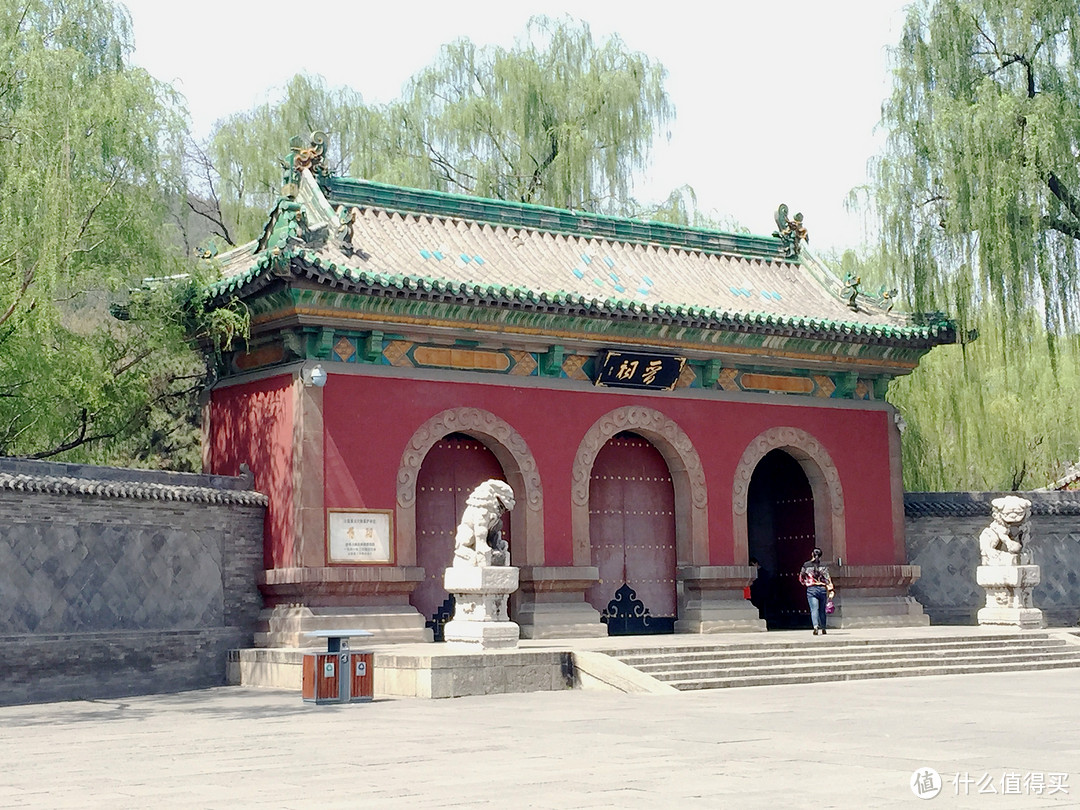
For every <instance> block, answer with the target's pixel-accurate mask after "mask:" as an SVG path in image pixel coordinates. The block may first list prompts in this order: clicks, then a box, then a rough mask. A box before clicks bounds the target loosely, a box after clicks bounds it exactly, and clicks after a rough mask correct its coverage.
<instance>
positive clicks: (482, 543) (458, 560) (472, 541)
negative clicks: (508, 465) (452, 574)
mask: <svg viewBox="0 0 1080 810" xmlns="http://www.w3.org/2000/svg"><path fill="white" fill-rule="evenodd" d="M513 508H514V490H512V489H511V488H510V485H509V484H507V483H506V482H505V481H497V480H495V479H491V480H488V481H485V482H484V483H482V484H481V485H480V486H478V487H477V488H476V489H474V490H473V491H472V494H471V495H469V498H468V500H467V501H465V511H464V513H462V515H461V523H459V524H458V527H457V535H456V536H455V537H454V565H455V566H457V567H461V566H478V567H482V566H488V565H509V564H510V549H509V547H508V546H507V544H506V541H505V540H503V538H502V516H503V514H504V513H506V512H509V511H510V510H511V509H513Z"/></svg>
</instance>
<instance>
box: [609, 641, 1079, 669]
mask: <svg viewBox="0 0 1080 810" xmlns="http://www.w3.org/2000/svg"><path fill="white" fill-rule="evenodd" d="M1056 649H1070V645H1068V644H1067V642H1065V641H1064V640H1063V639H1056V638H1047V639H1030V640H1029V639H1025V640H1023V641H1016V642H1012V643H1010V644H1007V645H1003V644H1001V643H998V642H996V641H987V640H982V641H974V640H973V641H969V642H967V643H964V644H946V643H941V644H927V645H920V646H910V647H907V648H899V649H898V648H889V647H885V646H881V647H869V646H858V647H848V646H843V645H839V644H830V643H828V642H827V641H823V642H821V643H816V642H812V641H808V642H807V643H805V644H803V645H800V646H799V647H795V648H785V649H775V648H773V647H771V646H769V645H762V646H761V647H757V648H732V647H715V648H713V649H711V650H707V651H701V652H677V651H672V650H666V651H664V652H655V653H644V654H635V655H617V656H615V657H617V658H618V659H619V660H620V661H622V662H623V663H624V664H628V665H630V666H632V667H638V668H643V667H650V666H657V665H662V664H690V663H695V662H706V661H710V662H721V661H750V660H756V659H760V660H772V659H775V658H780V657H782V658H784V659H787V660H791V659H800V658H813V659H815V660H823V658H825V657H829V656H832V657H835V658H842V657H855V656H903V657H931V656H940V655H952V654H968V653H985V654H996V653H998V652H1000V651H1002V650H1056Z"/></svg>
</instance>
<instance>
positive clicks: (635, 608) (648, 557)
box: [588, 431, 677, 635]
mask: <svg viewBox="0 0 1080 810" xmlns="http://www.w3.org/2000/svg"><path fill="white" fill-rule="evenodd" d="M589 538H590V545H591V552H592V560H591V562H592V565H594V566H596V567H597V568H598V569H599V573H600V579H599V581H598V582H597V583H596V584H595V585H593V586H592V587H591V588H590V589H589V592H588V600H589V603H590V604H591V605H592V606H593V607H595V608H596V609H597V610H599V611H600V613H601V615H602V616H604V619H605V622H606V623H607V625H608V634H609V635H630V634H641V633H673V632H674V630H675V618H676V601H677V600H676V586H675V566H676V543H675V489H674V485H673V483H672V477H671V471H670V470H669V469H668V465H667V462H666V461H665V460H664V457H663V455H661V453H660V451H659V450H657V449H656V447H654V446H653V445H652V444H651V443H650V442H649V441H648V439H646V438H644V437H642V436H640V435H638V434H637V433H632V432H628V431H623V432H619V433H617V434H615V435H614V436H613V437H612V438H611V439H609V440H608V441H607V442H606V443H605V444H604V445H603V447H601V448H600V451H599V452H598V453H597V455H596V459H595V461H594V462H593V465H592V471H591V473H590V477H589Z"/></svg>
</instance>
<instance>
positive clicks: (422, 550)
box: [410, 433, 511, 641]
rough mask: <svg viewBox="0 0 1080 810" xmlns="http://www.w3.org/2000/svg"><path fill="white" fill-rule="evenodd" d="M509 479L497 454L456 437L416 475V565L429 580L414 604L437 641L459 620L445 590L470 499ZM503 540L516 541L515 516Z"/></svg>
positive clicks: (439, 446) (506, 521)
mask: <svg viewBox="0 0 1080 810" xmlns="http://www.w3.org/2000/svg"><path fill="white" fill-rule="evenodd" d="M489 478H497V479H499V480H500V481H505V480H506V477H505V476H504V475H503V469H502V465H501V464H499V460H498V459H497V458H495V454H494V453H492V452H491V451H490V450H488V449H487V447H485V446H484V445H483V443H481V442H479V441H477V440H476V439H474V438H472V437H471V436H466V435H464V434H461V433H451V434H449V435H448V436H445V437H443V438H442V439H440V440H439V441H437V442H435V444H434V445H432V447H431V449H430V450H429V451H428V453H427V455H426V456H424V461H423V463H422V464H421V465H420V471H419V473H417V476H416V564H417V565H418V566H420V567H421V568H423V569H424V581H423V582H421V583H420V584H419V585H417V586H416V588H415V590H413V593H412V597H411V599H410V601H411V602H412V604H413V607H415V608H416V609H417V610H418V611H420V613H421V614H423V616H424V617H425V618H426V619H427V626H428V627H430V628H431V630H432V633H433V634H434V637H435V641H442V640H443V625H445V624H446V622H448V621H449V620H450V619H452V618H453V616H454V599H453V597H452V596H450V594H448V593H447V592H446V589H445V588H444V587H443V572H444V571H445V570H446V569H447V567H448V566H450V565H451V564H452V563H453V561H454V535H455V533H456V531H457V525H458V521H460V520H461V514H462V512H464V511H465V501H466V500H468V497H469V495H470V494H471V493H472V491H473V490H474V489H476V488H477V487H478V486H479V485H480V484H482V483H483V482H484V481H487V480H488V479H489ZM502 536H503V539H504V540H506V542H507V543H508V544H510V543H511V538H510V515H509V514H505V515H503V528H502Z"/></svg>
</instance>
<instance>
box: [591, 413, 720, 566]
mask: <svg viewBox="0 0 1080 810" xmlns="http://www.w3.org/2000/svg"><path fill="white" fill-rule="evenodd" d="M624 430H628V431H632V432H634V433H637V434H638V435H640V436H644V437H645V438H646V439H648V440H649V441H650V442H652V444H653V446H655V447H656V449H657V450H659V451H660V454H661V455H662V456H663V457H664V461H666V462H667V465H668V470H670V471H671V482H672V485H673V486H674V489H675V549H676V554H677V555H678V563H679V565H706V564H707V562H708V557H709V522H708V500H709V498H708V492H707V491H706V488H705V469H704V467H702V465H701V458H700V457H699V456H698V453H697V450H696V449H695V448H694V444H693V442H691V441H690V437H689V436H687V435H686V434H685V433H684V432H683V430H682V428H680V427H679V425H678V424H677V423H676V422H675V421H674V420H672V419H670V418H668V417H667V416H665V415H664V414H662V413H660V412H659V411H654V410H653V409H652V408H646V407H643V406H640V405H628V406H626V407H623V408H617V409H616V410H614V411H611V412H610V413H607V414H605V415H604V416H602V417H600V419H598V420H597V421H596V423H595V424H593V426H592V427H591V428H589V430H588V432H586V434H585V437H584V438H583V439H582V440H581V444H580V445H579V446H578V451H577V454H576V455H575V456H574V468H573V479H572V483H571V498H570V511H571V526H572V532H573V544H574V565H592V549H591V545H590V539H589V476H590V475H591V473H592V467H593V462H595V461H596V456H597V454H598V453H599V452H600V448H601V447H603V446H604V444H605V443H606V442H607V441H608V439H610V438H611V437H612V436H614V435H615V434H617V433H620V432H622V431H624Z"/></svg>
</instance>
